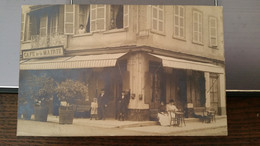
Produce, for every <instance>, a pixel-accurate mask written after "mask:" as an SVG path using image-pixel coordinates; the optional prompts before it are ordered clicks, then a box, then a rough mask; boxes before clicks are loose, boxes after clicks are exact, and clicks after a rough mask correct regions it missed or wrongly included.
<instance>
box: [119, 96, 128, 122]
mask: <svg viewBox="0 0 260 146" xmlns="http://www.w3.org/2000/svg"><path fill="white" fill-rule="evenodd" d="M128 104H129V94H127V92H125V91H122V96H121V98H120V99H119V117H118V120H119V121H120V120H122V121H124V120H126V118H127V111H128Z"/></svg>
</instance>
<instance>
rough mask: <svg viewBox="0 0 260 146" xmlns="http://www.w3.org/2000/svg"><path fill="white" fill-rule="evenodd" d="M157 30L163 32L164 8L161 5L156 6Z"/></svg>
mask: <svg viewBox="0 0 260 146" xmlns="http://www.w3.org/2000/svg"><path fill="white" fill-rule="evenodd" d="M158 16H159V17H158V18H159V19H158V28H159V29H158V30H159V31H160V32H163V31H164V9H163V6H161V5H160V6H159V7H158Z"/></svg>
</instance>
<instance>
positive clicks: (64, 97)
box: [56, 79, 88, 124]
mask: <svg viewBox="0 0 260 146" xmlns="http://www.w3.org/2000/svg"><path fill="white" fill-rule="evenodd" d="M56 93H57V96H58V98H59V100H60V101H61V106H60V108H59V123H60V124H72V123H73V117H74V111H73V106H72V105H73V104H75V101H77V100H83V99H84V98H85V96H86V95H87V93H88V87H87V86H86V85H85V84H84V83H83V82H80V81H73V80H71V79H67V80H66V81H63V82H61V83H60V84H58V85H57V88H56Z"/></svg>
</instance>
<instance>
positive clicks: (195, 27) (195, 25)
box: [194, 23, 198, 32]
mask: <svg viewBox="0 0 260 146" xmlns="http://www.w3.org/2000/svg"><path fill="white" fill-rule="evenodd" d="M194 31H196V32H197V31H198V23H194Z"/></svg>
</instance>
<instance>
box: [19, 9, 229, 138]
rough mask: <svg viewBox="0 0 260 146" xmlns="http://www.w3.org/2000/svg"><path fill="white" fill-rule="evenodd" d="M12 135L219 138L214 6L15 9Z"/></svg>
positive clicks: (222, 101) (221, 74) (219, 67)
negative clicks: (16, 75) (17, 47)
mask: <svg viewBox="0 0 260 146" xmlns="http://www.w3.org/2000/svg"><path fill="white" fill-rule="evenodd" d="M21 28H22V30H21V52H20V53H21V55H20V81H19V97H18V126H17V135H18V136H175V135H184V136H220V135H221V136H225V135H227V115H226V95H225V59H224V37H223V13H222V7H217V6H182V5H101V4H99V5H94V4H93V5H25V6H23V7H22V23H21Z"/></svg>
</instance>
